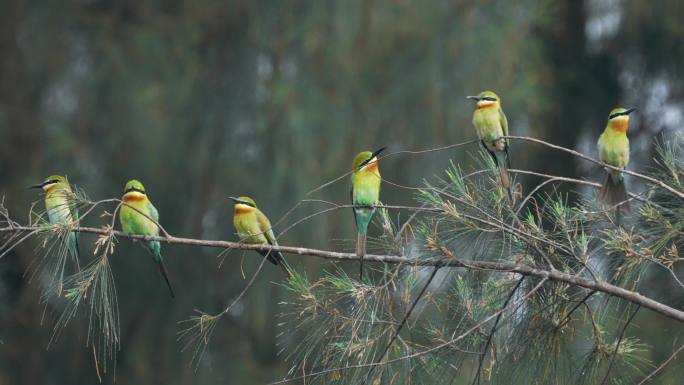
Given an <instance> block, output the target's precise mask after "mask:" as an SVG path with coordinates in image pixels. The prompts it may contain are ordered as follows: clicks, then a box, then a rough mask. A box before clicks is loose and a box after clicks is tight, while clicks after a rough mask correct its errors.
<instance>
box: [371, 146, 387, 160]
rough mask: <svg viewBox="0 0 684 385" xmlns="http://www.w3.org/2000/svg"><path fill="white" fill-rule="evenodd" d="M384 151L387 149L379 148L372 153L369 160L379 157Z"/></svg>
mask: <svg viewBox="0 0 684 385" xmlns="http://www.w3.org/2000/svg"><path fill="white" fill-rule="evenodd" d="M386 149H387V147H382V148H379V149H377V150H375V151H373V154H371V157H370V158H371V159H373V158H375V157H376V156H378V155H380V153H381V152H383V151H385V150H386Z"/></svg>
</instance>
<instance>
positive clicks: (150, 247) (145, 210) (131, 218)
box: [119, 179, 175, 298]
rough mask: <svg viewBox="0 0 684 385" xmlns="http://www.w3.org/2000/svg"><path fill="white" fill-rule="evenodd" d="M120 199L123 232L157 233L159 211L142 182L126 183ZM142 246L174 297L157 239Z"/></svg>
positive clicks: (155, 234) (136, 233) (137, 233)
mask: <svg viewBox="0 0 684 385" xmlns="http://www.w3.org/2000/svg"><path fill="white" fill-rule="evenodd" d="M121 200H122V201H123V202H124V203H125V204H124V205H121V208H120V209H119V222H121V228H122V229H123V231H124V233H126V234H133V235H148V236H158V235H159V226H157V223H159V212H158V211H157V208H156V207H154V205H153V204H152V202H150V200H149V199H148V198H147V193H145V187H144V186H143V185H142V183H140V182H139V181H137V180H135V179H134V180H131V181H129V182H128V183H126V187H125V188H124V194H123V197H122V198H121ZM155 222H156V223H155ZM143 246H145V248H146V249H147V251H149V252H150V254H152V258H153V259H154V261H155V262H156V263H157V267H158V268H159V273H160V274H161V275H162V277H164V280H165V281H166V286H168V287H169V292H171V297H172V298H173V297H175V294H174V292H173V287H172V286H171V281H169V273H168V271H167V270H166V266H165V265H164V260H163V259H162V255H161V244H160V243H159V241H145V242H143Z"/></svg>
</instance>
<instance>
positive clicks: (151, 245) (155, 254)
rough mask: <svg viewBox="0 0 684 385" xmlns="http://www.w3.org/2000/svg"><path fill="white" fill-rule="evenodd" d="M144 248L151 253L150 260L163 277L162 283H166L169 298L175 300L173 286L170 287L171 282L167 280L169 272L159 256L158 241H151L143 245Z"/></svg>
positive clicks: (159, 246)
mask: <svg viewBox="0 0 684 385" xmlns="http://www.w3.org/2000/svg"><path fill="white" fill-rule="evenodd" d="M145 246H146V248H147V250H149V252H150V253H152V258H153V259H154V262H156V264H157V268H158V269H159V273H160V274H161V275H162V277H164V281H166V286H167V287H168V288H169V292H170V293H171V298H176V293H174V291H173V286H171V280H169V272H168V271H167V270H166V265H165V264H164V260H163V259H162V256H161V244H159V241H151V242H148V243H145Z"/></svg>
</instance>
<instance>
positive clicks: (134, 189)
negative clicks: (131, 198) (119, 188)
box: [124, 187, 145, 195]
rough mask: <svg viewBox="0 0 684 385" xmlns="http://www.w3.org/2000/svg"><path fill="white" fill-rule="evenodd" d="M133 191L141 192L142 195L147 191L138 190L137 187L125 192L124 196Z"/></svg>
mask: <svg viewBox="0 0 684 385" xmlns="http://www.w3.org/2000/svg"><path fill="white" fill-rule="evenodd" d="M131 191H137V192H139V193H141V194H143V195H144V194H145V191H143V190H141V189H139V188H136V187H131V188H128V189H127V190H126V191H124V194H126V193H129V192H131Z"/></svg>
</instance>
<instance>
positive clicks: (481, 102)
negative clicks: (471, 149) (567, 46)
mask: <svg viewBox="0 0 684 385" xmlns="http://www.w3.org/2000/svg"><path fill="white" fill-rule="evenodd" d="M467 98H468V99H472V100H475V101H476V102H477V104H476V107H475V112H473V125H474V126H475V129H476V131H477V137H478V138H479V139H480V143H482V146H483V147H484V148H485V150H487V152H489V155H491V156H492V159H494V163H495V164H496V166H497V168H498V170H499V176H500V178H501V185H502V186H503V187H504V188H505V189H506V190H507V192H508V195H509V197H512V193H511V177H510V174H509V173H508V169H509V168H510V167H511V164H510V158H509V156H508V140H507V139H506V138H504V136H508V120H507V119H506V114H504V112H503V109H502V108H501V98H499V96H498V95H497V94H495V93H494V92H492V91H482V92H480V93H479V94H478V95H477V96H467Z"/></svg>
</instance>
